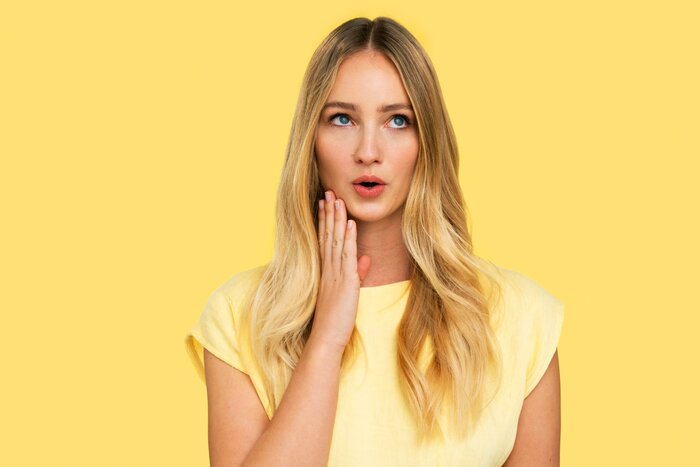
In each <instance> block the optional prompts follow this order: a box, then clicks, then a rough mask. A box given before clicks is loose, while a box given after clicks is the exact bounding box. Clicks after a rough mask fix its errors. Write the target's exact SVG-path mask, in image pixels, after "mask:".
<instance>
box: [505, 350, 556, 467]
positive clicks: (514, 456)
mask: <svg viewBox="0 0 700 467" xmlns="http://www.w3.org/2000/svg"><path fill="white" fill-rule="evenodd" d="M557 353H558V352H556V351H555V352H554V356H553V357H552V361H551V362H550V363H549V367H548V368H547V371H546V372H545V374H544V376H543V377H542V379H541V380H540V382H539V383H537V386H535V388H534V389H533V390H532V392H531V393H530V394H529V395H528V396H527V397H526V398H525V401H524V402H523V408H522V411H521V412H520V419H519V420H518V432H517V435H516V437H515V445H514V446H513V451H512V452H511V453H510V456H509V457H508V460H507V461H506V463H505V464H503V466H504V467H529V466H533V467H534V466H537V467H541V466H558V465H559V443H560V433H561V403H560V399H561V392H560V386H559V357H558V355H557Z"/></svg>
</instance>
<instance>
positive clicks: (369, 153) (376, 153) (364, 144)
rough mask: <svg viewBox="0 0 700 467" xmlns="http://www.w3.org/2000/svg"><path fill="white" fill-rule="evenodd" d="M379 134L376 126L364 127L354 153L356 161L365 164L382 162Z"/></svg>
mask: <svg viewBox="0 0 700 467" xmlns="http://www.w3.org/2000/svg"><path fill="white" fill-rule="evenodd" d="M379 136H380V135H378V134H377V130H376V129H374V128H368V127H364V128H362V130H361V132H360V138H359V141H358V143H357V148H356V149H355V154H354V156H355V161H356V162H358V163H361V164H365V165H370V164H373V163H374V162H381V147H380V146H381V145H380V142H379Z"/></svg>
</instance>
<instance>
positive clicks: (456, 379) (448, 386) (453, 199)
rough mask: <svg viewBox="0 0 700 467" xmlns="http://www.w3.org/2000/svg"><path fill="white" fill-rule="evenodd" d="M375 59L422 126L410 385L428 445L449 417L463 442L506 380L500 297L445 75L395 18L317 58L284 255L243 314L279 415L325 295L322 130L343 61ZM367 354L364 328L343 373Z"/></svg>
mask: <svg viewBox="0 0 700 467" xmlns="http://www.w3.org/2000/svg"><path fill="white" fill-rule="evenodd" d="M366 49H370V50H375V51H378V52H381V53H382V54H384V55H385V56H386V57H387V58H388V59H389V60H391V62H392V63H393V64H394V66H395V67H396V69H397V70H398V72H399V75H400V77H401V79H402V82H403V85H404V87H405V89H406V92H407V94H408V96H409V99H410V101H411V104H412V106H413V109H414V112H415V115H416V121H417V125H418V135H419V153H418V158H417V161H416V165H415V169H414V175H413V178H412V181H411V186H410V189H409V194H408V198H407V200H406V203H405V208H404V214H403V219H402V235H403V240H404V242H405V245H406V248H407V250H408V253H409V256H410V261H411V268H412V275H411V287H410V293H409V296H408V299H407V304H406V309H405V312H404V315H403V317H402V319H401V322H400V324H399V329H398V352H397V356H396V358H397V360H398V364H399V367H400V370H401V371H400V373H401V385H402V388H403V390H404V391H405V394H406V396H407V397H408V400H409V401H410V403H411V405H412V407H413V413H414V415H415V417H416V422H417V426H418V427H419V435H420V440H424V439H426V438H431V437H433V436H435V435H437V436H443V435H444V431H443V428H441V426H442V422H441V419H442V415H441V414H445V413H448V414H451V416H453V417H456V418H452V420H451V422H450V423H453V424H454V425H453V426H454V428H455V429H456V432H457V433H458V434H459V435H464V434H466V433H467V432H468V431H469V427H470V426H472V423H473V422H475V421H476V420H477V419H478V417H479V415H480V414H481V412H482V410H483V408H484V407H485V406H486V404H487V403H488V402H487V399H488V397H487V394H486V393H487V389H488V386H489V385H488V384H487V382H488V381H491V380H490V379H489V378H488V376H489V374H490V373H492V372H493V375H494V376H495V377H496V380H495V381H498V379H499V378H500V364H499V362H500V356H499V354H498V347H497V346H496V344H495V337H494V334H493V330H492V328H491V325H490V320H489V317H490V316H491V312H492V309H493V305H494V303H495V300H496V298H497V297H498V296H500V288H499V287H498V284H497V282H496V280H494V276H493V275H492V273H491V272H490V270H489V268H487V267H486V263H485V262H484V260H482V259H481V258H478V257H476V256H475V255H474V253H473V251H472V242H471V236H470V234H469V229H468V226H467V214H466V208H465V205H464V201H463V199H462V192H461V189H460V187H459V180H458V162H459V158H458V152H457V144H456V140H455V136H454V131H453V129H452V124H451V122H450V119H449V116H448V114H447V111H446V109H445V104H444V101H443V98H442V92H441V90H440V86H439V83H438V79H437V75H436V73H435V70H434V69H433V66H432V63H431V62H430V59H429V58H428V56H427V54H426V53H425V51H424V50H423V48H422V47H421V45H420V44H419V43H418V41H417V40H416V39H415V37H414V36H413V35H411V33H410V32H408V31H407V30H406V29H405V28H404V27H403V26H401V25H400V24H399V23H397V22H396V21H394V20H392V19H389V18H385V17H378V18H376V19H374V20H369V19H367V18H356V19H352V20H350V21H347V22H345V23H343V24H342V25H340V26H338V27H337V28H336V29H335V30H333V31H332V32H331V33H330V34H329V35H328V36H327V37H326V38H325V39H324V40H323V42H322V43H321V45H320V46H319V47H318V48H317V49H316V51H315V53H314V54H313V56H312V58H311V61H310V63H309V65H308V68H307V70H306V73H305V75H304V78H303V82H302V86H301V91H300V94H299V98H298V102H297V107H296V112H295V114H294V119H293V122H292V128H291V133H290V137H289V142H288V146H287V150H286V158H285V161H284V167H283V170H282V176H281V181H280V184H279V190H278V193H277V211H276V223H277V233H276V240H275V248H274V253H273V256H272V259H271V261H270V263H269V264H268V265H267V267H266V269H265V271H264V273H263V274H262V276H261V278H260V282H259V283H258V284H257V288H255V289H254V290H252V292H251V293H250V294H249V295H248V297H247V299H246V301H245V302H244V306H243V307H242V309H243V310H245V311H244V317H245V319H246V321H245V322H246V325H247V326H249V327H248V330H249V332H250V336H251V339H250V342H251V345H252V348H253V352H254V355H255V357H256V359H257V362H258V365H259V367H260V370H261V373H262V375H263V384H264V386H265V390H266V393H267V397H268V402H269V405H270V406H271V407H272V410H273V411H274V410H276V408H277V406H278V405H279V402H280V400H281V398H282V395H283V393H284V390H285V389H286V387H287V385H288V383H289V380H290V379H291V376H292V373H293V371H294V368H295V366H296V364H297V362H298V361H299V359H300V357H301V353H302V350H303V348H304V345H305V344H306V341H307V339H308V337H309V335H310V331H311V326H312V324H313V316H314V308H315V306H316V298H317V294H318V289H319V282H320V274H321V258H320V252H319V251H318V250H319V249H318V245H319V241H318V233H317V230H316V226H317V216H318V203H317V200H318V199H320V198H321V197H322V196H323V188H322V187H321V184H320V181H319V177H318V168H317V164H316V158H315V153H314V145H315V135H316V129H317V126H318V122H319V119H320V114H321V110H322V107H323V105H324V104H325V102H326V99H327V97H328V95H329V93H330V90H331V87H332V86H333V83H334V81H335V77H336V73H337V70H338V67H339V66H340V64H341V62H342V61H343V60H345V59H346V58H348V57H349V56H351V55H353V54H354V53H356V52H359V51H362V50H366ZM361 345H362V343H361V338H360V337H359V334H358V332H357V328H355V329H354V331H353V334H352V337H351V340H350V342H349V343H348V346H347V347H346V349H345V353H344V354H343V360H342V369H343V371H346V370H347V368H348V367H349V365H351V364H352V362H353V361H354V360H355V358H354V357H355V356H356V355H357V352H358V347H360V346H361ZM443 404H451V409H452V410H444V408H445V406H444V405H443Z"/></svg>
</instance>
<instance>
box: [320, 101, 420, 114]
mask: <svg viewBox="0 0 700 467" xmlns="http://www.w3.org/2000/svg"><path fill="white" fill-rule="evenodd" d="M328 107H339V108H341V109H347V110H357V107H355V104H350V103H349V102H340V101H333V102H327V103H326V105H324V106H323V109H321V110H322V111H323V110H326V109H327V108H328ZM378 110H379V111H380V112H392V111H394V110H410V111H411V112H413V107H412V106H411V105H410V104H387V105H384V106H382V107H380V108H379V109H378Z"/></svg>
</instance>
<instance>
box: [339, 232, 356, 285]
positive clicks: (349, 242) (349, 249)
mask: <svg viewBox="0 0 700 467" xmlns="http://www.w3.org/2000/svg"><path fill="white" fill-rule="evenodd" d="M346 224H347V227H346V229H345V243H344V245H343V264H342V271H343V275H346V276H347V277H352V276H353V274H355V273H356V270H357V225H356V224H355V221H353V220H349V221H347V222H346Z"/></svg>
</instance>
